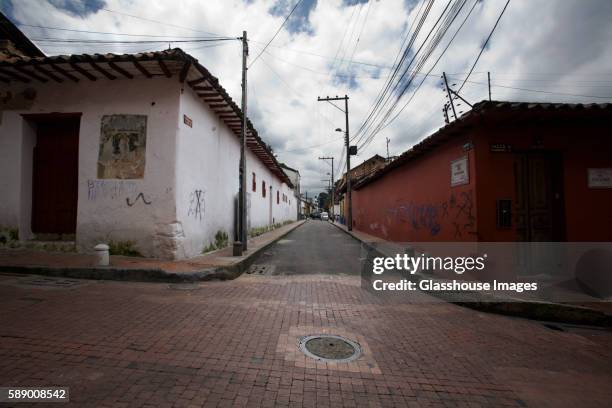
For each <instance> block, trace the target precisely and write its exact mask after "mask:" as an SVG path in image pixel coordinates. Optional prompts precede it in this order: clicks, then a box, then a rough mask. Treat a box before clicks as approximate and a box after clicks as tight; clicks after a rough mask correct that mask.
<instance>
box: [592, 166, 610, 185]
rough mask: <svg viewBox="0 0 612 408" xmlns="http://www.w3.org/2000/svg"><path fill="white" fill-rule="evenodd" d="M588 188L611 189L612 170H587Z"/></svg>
mask: <svg viewBox="0 0 612 408" xmlns="http://www.w3.org/2000/svg"><path fill="white" fill-rule="evenodd" d="M588 175H589V188H612V168H600V169H588Z"/></svg>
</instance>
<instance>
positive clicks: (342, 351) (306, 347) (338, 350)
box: [299, 334, 361, 363]
mask: <svg viewBox="0 0 612 408" xmlns="http://www.w3.org/2000/svg"><path fill="white" fill-rule="evenodd" d="M299 346H300V350H302V352H303V353H304V354H306V355H307V356H308V357H312V358H314V359H315V360H319V361H329V362H340V363H346V362H349V361H353V360H355V359H357V358H358V357H359V356H360V355H361V347H360V346H359V344H358V343H356V342H354V341H352V340H349V339H347V338H344V337H341V336H335V335H331V334H325V335H314V336H306V337H302V338H301V339H300V344H299Z"/></svg>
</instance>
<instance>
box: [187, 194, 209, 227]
mask: <svg viewBox="0 0 612 408" xmlns="http://www.w3.org/2000/svg"><path fill="white" fill-rule="evenodd" d="M205 204H206V203H205V201H204V191H202V190H193V191H192V192H191V193H190V194H189V209H188V210H187V216H189V217H194V218H195V219H197V220H201V219H202V216H203V215H204V210H205Z"/></svg>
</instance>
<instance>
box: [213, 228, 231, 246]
mask: <svg viewBox="0 0 612 408" xmlns="http://www.w3.org/2000/svg"><path fill="white" fill-rule="evenodd" d="M228 244H229V237H228V236H227V232H225V231H221V230H219V231H217V233H216V234H215V246H216V247H217V248H219V249H221V248H225V247H226V246H227V245H228Z"/></svg>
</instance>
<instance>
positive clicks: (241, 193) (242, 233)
mask: <svg viewBox="0 0 612 408" xmlns="http://www.w3.org/2000/svg"><path fill="white" fill-rule="evenodd" d="M241 40H242V126H241V130H240V169H239V174H240V188H239V190H238V212H239V214H238V216H239V218H240V220H239V221H238V232H239V233H238V239H239V240H240V244H241V245H240V246H241V248H239V249H238V248H236V247H235V250H234V255H238V256H240V255H242V252H243V251H246V250H247V241H248V231H247V200H246V137H247V135H246V131H247V57H248V56H249V45H248V43H247V32H246V31H243V32H242V38H241Z"/></svg>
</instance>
